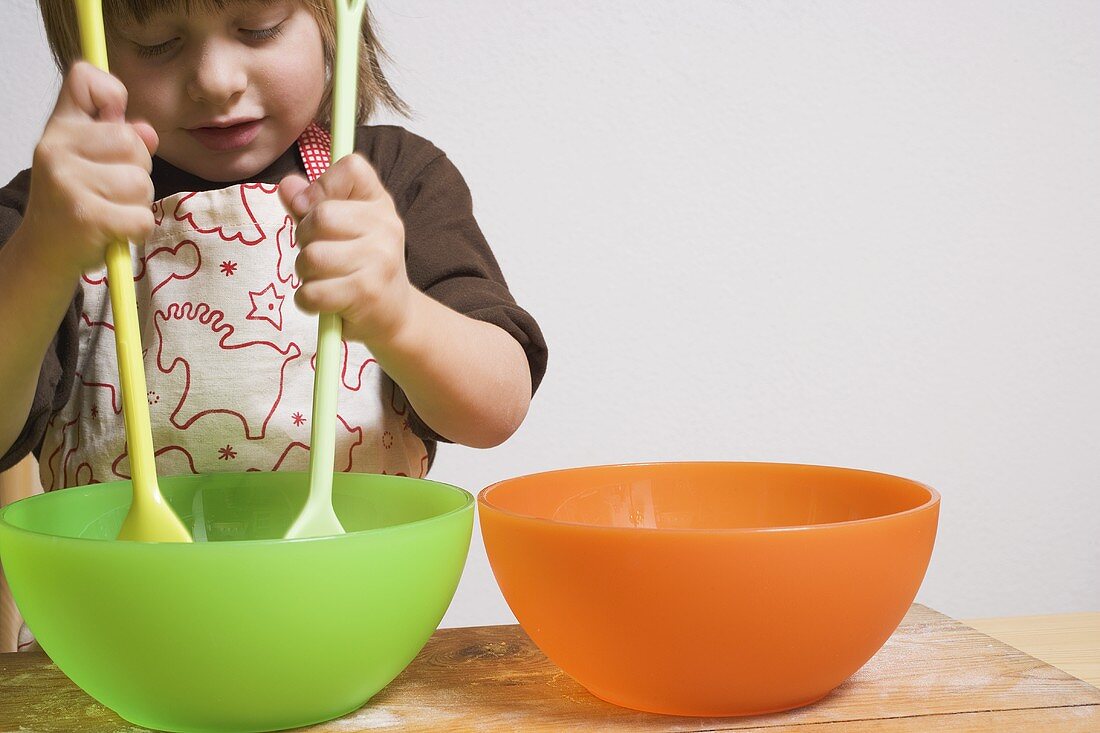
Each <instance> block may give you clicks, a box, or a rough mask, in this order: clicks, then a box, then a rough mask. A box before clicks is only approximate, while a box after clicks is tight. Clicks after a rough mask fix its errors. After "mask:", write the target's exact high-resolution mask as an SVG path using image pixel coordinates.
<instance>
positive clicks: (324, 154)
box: [298, 122, 332, 183]
mask: <svg viewBox="0 0 1100 733" xmlns="http://www.w3.org/2000/svg"><path fill="white" fill-rule="evenodd" d="M331 150H332V136H331V135H329V132H328V130H326V129H325V128H323V127H321V126H320V125H318V124H317V123H316V122H313V123H311V124H310V126H309V127H307V128H306V130H305V132H303V133H302V134H301V135H300V136H299V137H298V152H299V153H300V154H301V156H302V163H304V164H305V167H306V176H307V177H308V178H309V180H310V183H312V182H313V181H316V180H317V179H318V178H320V176H321V174H322V173H324V172H325V171H326V170H328V164H329V161H330V160H331V158H332V154H331Z"/></svg>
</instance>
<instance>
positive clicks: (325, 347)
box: [286, 0, 367, 539]
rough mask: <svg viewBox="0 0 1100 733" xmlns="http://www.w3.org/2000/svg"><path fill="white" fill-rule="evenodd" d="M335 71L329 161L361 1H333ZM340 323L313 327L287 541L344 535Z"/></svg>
mask: <svg viewBox="0 0 1100 733" xmlns="http://www.w3.org/2000/svg"><path fill="white" fill-rule="evenodd" d="M335 5H336V68H335V71H334V74H333V98H332V160H333V161H337V160H339V159H340V158H343V157H344V156H345V155H350V154H351V153H352V151H353V150H354V147H355V120H356V117H357V106H358V105H357V102H358V94H357V91H358V88H357V77H358V72H359V39H360V34H361V33H362V28H363V11H364V10H366V7H367V3H366V0H336V1H335ZM342 331H343V324H342V323H341V321H340V316H339V315H337V314H335V313H322V314H321V315H320V318H319V320H318V324H317V370H316V372H314V375H313V425H312V426H311V429H310V449H309V497H308V498H307V499H306V503H305V506H304V507H302V513H301V514H299V515H298V518H297V519H295V520H294V524H292V525H291V527H290V529H289V530H287V533H286V537H287V538H288V539H295V538H299V537H323V536H325V535H332V534H343V533H344V527H343V525H342V524H340V520H339V519H338V518H337V517H336V512H335V511H333V509H332V472H333V470H334V462H335V459H336V394H337V387H338V386H339V380H340V362H339V360H340V355H341V353H342V347H341V335H342Z"/></svg>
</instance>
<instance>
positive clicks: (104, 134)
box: [0, 63, 157, 455]
mask: <svg viewBox="0 0 1100 733" xmlns="http://www.w3.org/2000/svg"><path fill="white" fill-rule="evenodd" d="M125 110H126V89H125V87H123V85H122V83H121V82H120V81H118V79H115V78H114V77H112V76H110V75H109V74H106V73H104V72H102V71H99V70H98V69H96V68H94V67H93V66H91V65H90V64H85V63H79V64H76V65H75V66H74V67H73V68H72V70H70V72H69V73H68V74H67V75H66V77H65V80H64V83H63V84H62V86H61V91H60V92H59V94H58V98H57V105H56V106H55V108H54V110H53V113H52V114H51V115H50V119H49V121H48V122H47V123H46V127H45V130H44V131H43V133H42V139H41V140H40V141H39V143H38V145H37V147H36V148H35V151H34V162H33V165H32V167H31V185H30V196H29V199H28V201H27V209H26V212H25V213H24V216H23V221H22V223H21V224H20V226H19V228H18V229H16V231H15V232H14V233H13V234H12V236H11V237H10V238H9V239H8V241H7V243H6V244H4V246H3V247H0V323H3V324H4V346H3V348H2V349H0V395H4V396H5V397H7V398H8V400H10V401H9V402H7V404H6V405H5V409H4V410H0V455H2V454H3V453H5V452H6V451H7V450H8V448H10V447H11V446H12V444H13V443H14V442H15V440H16V439H17V438H18V437H19V434H20V431H21V430H22V429H23V427H24V423H25V422H26V420H27V415H28V414H29V412H30V409H31V401H32V400H33V398H34V393H35V388H36V386H37V383H38V373H39V370H40V368H41V365H42V359H43V357H44V356H45V353H46V349H47V348H48V347H49V345H50V341H51V340H52V339H53V336H54V334H55V333H56V332H57V328H58V325H59V324H60V322H61V319H62V317H63V315H64V314H65V311H66V309H67V307H68V305H69V303H70V302H71V301H72V298H73V292H74V289H75V288H76V286H77V282H78V278H79V277H80V274H81V273H82V272H83V271H84V270H86V269H89V268H91V267H94V266H96V265H98V264H100V263H102V262H103V255H104V251H105V250H106V247H107V244H108V242H110V241H112V240H113V239H115V238H122V239H127V238H129V239H134V240H138V241H140V240H142V239H144V238H145V237H146V236H147V235H148V234H149V233H150V232H151V231H152V229H153V215H152V211H151V210H150V205H151V203H152V196H153V184H152V181H151V180H150V178H149V171H150V169H151V167H152V158H151V157H150V155H151V153H152V151H154V150H155V149H156V145H157V136H156V133H155V132H153V129H152V128H151V127H149V126H148V125H146V124H144V123H135V124H128V123H127V122H126V121H125V117H124V115H125Z"/></svg>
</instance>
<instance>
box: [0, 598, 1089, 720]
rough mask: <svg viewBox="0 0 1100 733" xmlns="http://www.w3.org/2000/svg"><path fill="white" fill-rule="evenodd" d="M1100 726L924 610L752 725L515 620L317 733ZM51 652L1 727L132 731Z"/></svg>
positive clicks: (0, 699) (428, 660) (1017, 660)
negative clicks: (793, 706)
mask: <svg viewBox="0 0 1100 733" xmlns="http://www.w3.org/2000/svg"><path fill="white" fill-rule="evenodd" d="M1040 729H1041V730H1044V731H1097V730H1100V690H1098V689H1096V688H1095V687H1092V686H1091V685H1088V684H1086V683H1084V682H1082V681H1080V680H1078V679H1076V678H1074V677H1072V676H1070V675H1068V674H1066V673H1065V672H1062V671H1061V670H1058V669H1055V668H1054V667H1051V666H1050V665H1048V664H1046V663H1044V662H1042V661H1040V660H1038V659H1035V658H1033V657H1030V656H1028V655H1026V654H1024V653H1022V652H1020V651H1018V650H1016V649H1014V648H1012V647H1010V646H1008V645H1006V644H1004V643H1002V642H1000V641H997V640H995V639H993V638H991V637H988V636H985V635H984V634H981V633H979V632H977V631H976V630H974V629H972V628H970V627H969V626H966V625H964V624H962V623H960V622H958V621H954V620H952V619H950V618H948V617H946V616H944V615H942V614H939V613H937V612H935V611H932V610H931V609H928V608H925V607H923V606H919V605H914V606H913V607H912V608H911V609H910V611H909V613H908V614H907V615H906V617H905V620H904V621H903V622H902V624H901V626H900V627H899V628H898V630H897V631H896V632H895V633H894V635H893V636H892V637H891V638H890V640H889V641H888V642H887V643H886V645H885V646H884V647H883V648H882V649H881V650H880V651H879V653H878V654H877V655H875V657H874V658H873V659H872V660H871V661H870V662H868V663H867V665H865V666H864V668H863V669H861V670H860V671H859V672H857V673H856V674H855V675H853V676H852V677H851V678H850V679H849V680H848V681H847V682H845V683H844V684H843V685H841V686H840V687H839V688H837V689H836V690H835V691H833V693H832V694H830V695H829V696H828V697H826V698H825V699H824V700H822V701H821V702H819V703H817V704H815V705H811V706H808V707H805V708H801V709H799V710H792V711H789V712H786V713H778V714H774V715H768V716H760V717H753V718H679V717H667V716H660V715H649V714H646V713H640V712H635V711H632V710H626V709H624V708H619V707H615V706H614V705H610V704H608V703H605V702H603V701H602V700H599V699H597V698H595V697H593V696H592V695H590V694H589V693H588V692H587V691H585V689H584V688H583V687H581V686H580V685H578V684H577V683H576V682H574V681H573V680H571V679H570V678H569V677H568V676H566V675H565V674H564V673H562V672H561V671H559V670H558V669H557V668H556V667H554V665H553V664H551V663H550V662H549V660H547V659H546V657H545V656H543V655H542V653H541V652H539V651H538V649H537V648H536V647H535V646H534V645H533V644H532V643H531V641H530V639H528V637H527V635H526V634H524V633H523V631H522V630H521V629H520V628H519V627H518V626H486V627H474V628H465V629H444V630H441V631H438V632H436V634H435V635H434V636H433V637H432V639H431V641H429V642H428V645H427V646H426V647H425V648H424V650H423V652H421V654H420V656H418V657H417V659H416V660H415V661H414V662H413V663H412V664H411V665H410V666H409V668H408V669H407V670H405V672H404V673H402V675H401V676H400V677H398V678H397V679H396V680H394V682H393V683H392V684H390V686H389V687H387V688H386V689H385V690H383V691H382V692H381V693H379V694H378V695H377V696H376V697H375V698H374V699H373V700H372V701H371V702H370V703H368V704H367V705H366V706H364V707H363V708H362V709H360V710H359V711H357V712H355V713H352V714H350V715H347V716H344V717H343V718H339V719H337V720H333V721H330V722H328V723H324V724H321V725H317V726H314V727H312V728H308V729H302V730H308V731H310V733H359V732H360V731H399V730H400V731H463V730H472V731H478V732H479V733H490V732H492V731H535V732H541V731H562V730H583V731H597V730H599V731H676V732H686V731H723V730H750V731H753V730H755V731H767V732H768V733H779V732H781V731H793V732H795V733H819V732H820V733H840V732H841V731H845V732H846V731H852V732H853V733H863V732H864V731H867V732H870V731H874V732H876V733H877V732H878V731H905V732H908V731H914V732H915V731H948V730H950V731H1007V730H1040ZM142 730H144V729H141V728H136V727H134V726H130V725H128V724H126V723H125V722H123V721H121V720H120V719H119V718H118V717H117V716H115V715H114V713H112V712H110V711H109V710H107V709H106V708H104V707H103V706H101V705H99V704H98V703H96V702H95V701H94V700H92V699H91V698H90V697H88V696H87V695H85V694H84V693H83V692H81V691H80V690H79V689H78V688H76V687H75V686H74V685H73V684H72V683H71V682H69V681H68V679H67V678H65V676H64V675H62V674H61V672H60V671H59V670H58V669H57V668H56V667H54V666H53V665H52V664H51V663H50V662H49V660H48V658H46V657H45V656H44V655H42V654H40V653H32V654H22V655H18V654H7V655H0V731H36V732H40V733H55V732H56V733H60V732H61V731H65V732H66V733H84V732H85V731H88V732H91V731H95V732H96V733H100V732H106V731H111V732H112V733H114V732H121V733H136V732H137V731H142Z"/></svg>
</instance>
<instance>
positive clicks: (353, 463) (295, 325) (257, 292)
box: [40, 125, 428, 491]
mask: <svg viewBox="0 0 1100 733" xmlns="http://www.w3.org/2000/svg"><path fill="white" fill-rule="evenodd" d="M298 146H299V151H300V152H301V155H302V160H303V161H304V162H305V166H306V171H307V175H308V177H309V179H310V180H311V181H312V180H314V179H316V178H317V177H318V176H319V175H321V173H323V172H324V170H325V168H327V166H328V161H329V136H328V133H327V132H326V131H325V130H323V129H322V128H320V127H318V126H316V125H314V126H311V127H310V128H309V129H307V130H306V132H305V133H303V134H302V136H301V138H299V140H298ZM277 191H278V186H277V185H275V184H261V183H246V184H242V185H236V186H230V187H229V188H223V189H220V190H216V191H206V192H200V193H186V192H185V193H178V194H175V195H173V196H169V197H167V198H164V199H161V200H159V201H157V202H156V203H154V204H153V211H154V214H155V217H156V222H157V225H156V229H155V230H154V232H153V234H152V235H151V236H150V237H149V239H148V240H147V241H146V242H145V245H144V246H140V247H133V248H132V256H133V266H134V285H135V288H136V290H137V299H138V316H139V322H140V323H141V340H142V345H143V347H144V354H145V375H146V382H147V387H148V390H149V394H148V398H149V411H150V419H151V423H152V428H153V447H154V450H155V452H156V462H157V473H158V475H160V476H172V475H176V474H186V473H214V472H220V471H248V470H258V471H281V470H291V471H304V470H307V468H308V465H309V439H310V427H311V423H310V419H311V414H310V413H311V410H312V406H313V375H314V370H313V364H314V361H315V355H316V345H317V318H316V316H310V315H307V314H305V313H303V312H301V311H300V310H298V308H297V307H296V306H295V305H294V291H295V289H297V288H298V286H299V285H300V283H299V280H298V278H297V276H296V275H295V274H294V258H295V256H296V254H297V249H296V244H297V243H296V241H295V239H294V225H293V222H292V220H291V217H290V216H289V215H288V214H287V212H286V210H285V209H284V208H283V206H282V203H281V202H280V201H279V198H278V193H277ZM81 286H82V289H83V291H84V308H83V312H82V313H81V322H80V324H79V326H80V328H79V344H80V351H79V355H78V357H77V367H76V379H75V383H74V385H73V391H72V394H71V396H70V397H69V401H68V402H67V403H66V405H65V407H64V408H62V410H61V411H60V412H59V413H57V414H56V415H54V416H53V418H52V419H51V420H50V422H49V426H48V428H47V432H46V437H45V442H44V444H43V448H42V454H41V461H40V466H41V468H40V471H41V478H42V486H43V487H44V488H45V489H46V490H47V491H49V490H52V489H60V488H65V487H69V486H79V485H84V484H90V483H99V482H106V481H117V480H120V479H128V478H129V477H130V466H129V460H128V458H127V455H126V441H125V433H124V424H123V418H122V402H121V399H120V395H119V388H118V384H119V378H118V369H117V362H116V358H115V341H114V330H113V325H112V323H113V319H112V314H111V301H110V296H109V294H108V291H107V283H106V267H104V268H103V269H102V270H99V271H96V272H89V273H86V274H85V275H84V277H83V280H82V282H81ZM341 371H342V376H341V385H340V392H339V403H338V410H337V418H338V419H337V425H336V433H337V438H336V470H338V471H352V472H356V473H388V474H400V475H405V476H416V477H422V476H423V475H424V474H425V473H426V471H427V467H428V453H427V450H426V449H425V446H424V442H423V441H422V440H421V439H420V438H418V437H417V436H416V435H414V434H413V432H412V430H411V429H410V428H409V421H408V419H407V415H408V404H407V403H406V402H405V399H404V395H403V393H402V392H401V391H400V390H399V389H397V387H396V386H395V385H394V383H393V382H392V380H390V378H389V377H388V376H386V375H385V374H384V373H383V372H382V370H381V369H380V368H379V366H378V363H377V362H376V361H374V359H373V358H372V357H371V354H370V352H369V351H368V350H367V348H366V347H365V346H363V345H362V344H359V343H349V342H347V341H345V342H344V362H343V368H342V370H341Z"/></svg>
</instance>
